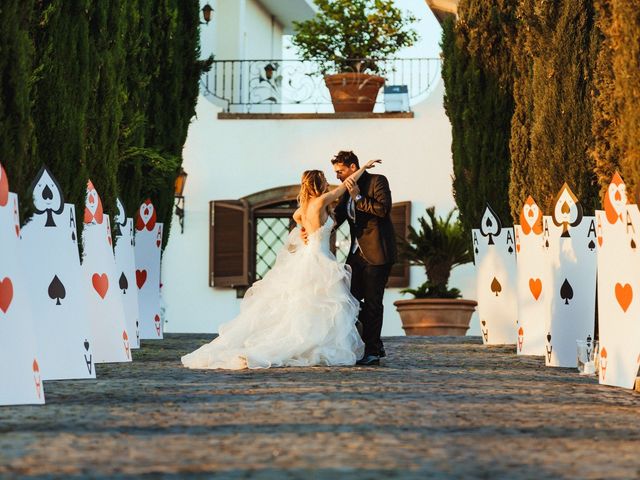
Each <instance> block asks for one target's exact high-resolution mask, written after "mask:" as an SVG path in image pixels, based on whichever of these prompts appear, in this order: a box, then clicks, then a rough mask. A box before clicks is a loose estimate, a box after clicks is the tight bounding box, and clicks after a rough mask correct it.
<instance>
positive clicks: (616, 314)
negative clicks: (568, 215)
mask: <svg viewBox="0 0 640 480" xmlns="http://www.w3.org/2000/svg"><path fill="white" fill-rule="evenodd" d="M626 202H627V199H626V193H625V189H624V183H623V181H622V178H621V177H620V176H619V174H617V173H616V174H615V175H614V178H613V180H612V182H611V185H610V186H609V189H608V191H607V193H606V194H605V199H604V202H603V203H604V211H597V212H596V228H597V230H598V322H599V323H598V326H599V328H598V329H599V335H600V351H601V352H603V353H602V355H601V359H600V366H601V368H600V373H599V375H600V383H601V384H605V385H612V386H617V387H623V388H629V389H631V388H633V387H634V384H635V380H636V375H637V373H638V366H639V361H640V303H639V301H640V298H639V297H640V279H639V272H640V252H638V247H637V245H638V242H639V241H640V238H639V233H640V231H639V230H638V229H639V228H640V211H638V206H637V205H627V204H626Z"/></svg>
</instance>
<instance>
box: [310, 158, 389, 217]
mask: <svg viewBox="0 0 640 480" xmlns="http://www.w3.org/2000/svg"><path fill="white" fill-rule="evenodd" d="M376 163H382V160H369V161H368V162H367V163H365V164H364V165H363V166H362V167H360V168H359V169H358V170H356V171H355V172H353V173H352V174H351V175H349V177H347V179H346V180H345V181H344V182H342V183H341V184H340V185H338V186H337V187H336V188H334V189H333V190H331V191H330V192H327V193H325V194H323V195H322V196H320V200H321V201H322V206H323V207H326V206H327V205H330V204H332V203H333V202H335V201H336V200H337V199H338V198H340V197H341V196H342V194H343V193H344V192H346V191H347V186H346V185H345V183H346V181H347V180H352V181H353V182H357V181H358V180H359V179H360V177H361V176H362V174H363V173H364V171H365V170H367V169H369V168H373V167H374V166H375V164H376Z"/></svg>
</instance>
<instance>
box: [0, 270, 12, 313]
mask: <svg viewBox="0 0 640 480" xmlns="http://www.w3.org/2000/svg"><path fill="white" fill-rule="evenodd" d="M11 300H13V283H11V279H10V278H9V277H5V278H4V279H3V280H2V281H1V282H0V310H2V311H3V312H4V313H7V310H9V305H11Z"/></svg>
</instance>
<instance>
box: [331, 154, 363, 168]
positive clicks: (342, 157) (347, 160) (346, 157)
mask: <svg viewBox="0 0 640 480" xmlns="http://www.w3.org/2000/svg"><path fill="white" fill-rule="evenodd" d="M336 163H341V164H343V165H346V166H347V167H348V166H349V165H355V166H356V168H360V162H359V161H358V157H357V156H356V154H355V153H353V152H351V151H348V152H347V151H346V150H340V151H339V152H338V153H337V154H336V156H335V157H333V158H332V159H331V164H332V165H335V164H336Z"/></svg>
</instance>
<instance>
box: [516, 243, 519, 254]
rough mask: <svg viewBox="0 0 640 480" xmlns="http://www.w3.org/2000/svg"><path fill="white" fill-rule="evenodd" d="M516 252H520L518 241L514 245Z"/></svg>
mask: <svg viewBox="0 0 640 480" xmlns="http://www.w3.org/2000/svg"><path fill="white" fill-rule="evenodd" d="M516 252H518V253H520V244H519V243H518V244H517V245H516Z"/></svg>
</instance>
